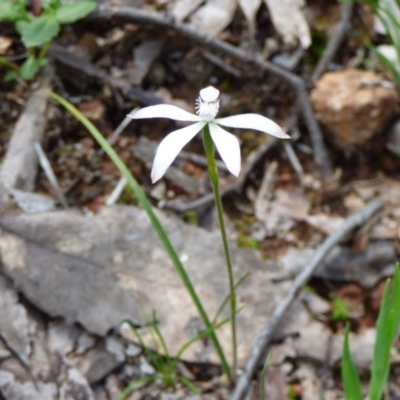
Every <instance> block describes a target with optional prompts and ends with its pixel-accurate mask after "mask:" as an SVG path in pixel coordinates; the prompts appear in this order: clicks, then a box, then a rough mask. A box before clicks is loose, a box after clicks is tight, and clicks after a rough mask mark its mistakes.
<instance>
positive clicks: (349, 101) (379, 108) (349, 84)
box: [310, 69, 398, 149]
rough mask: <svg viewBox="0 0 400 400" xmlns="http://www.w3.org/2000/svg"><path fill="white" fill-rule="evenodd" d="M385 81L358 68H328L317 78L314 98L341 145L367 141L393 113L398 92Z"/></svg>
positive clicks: (329, 128)
mask: <svg viewBox="0 0 400 400" xmlns="http://www.w3.org/2000/svg"><path fill="white" fill-rule="evenodd" d="M384 83H385V82H384V81H383V80H382V79H381V78H380V77H379V76H378V75H376V74H374V73H372V72H368V71H361V70H357V69H347V70H344V71H336V72H328V73H326V74H324V75H323V76H322V78H321V79H320V80H319V81H318V82H317V84H316V86H315V88H314V89H313V90H312V92H311V95H310V99H311V102H312V104H313V106H314V109H315V111H316V116H317V118H318V120H320V121H321V122H322V123H323V124H324V125H325V126H326V127H327V128H328V130H329V131H330V133H331V134H332V135H333V140H334V142H335V143H336V144H337V145H338V146H339V147H341V148H343V149H345V148H347V147H348V146H362V145H364V144H365V143H367V142H368V141H369V140H370V139H371V138H372V137H373V136H374V135H375V134H376V133H377V132H378V131H379V130H381V129H382V128H383V127H384V126H385V124H386V123H388V122H389V120H390V118H392V117H393V115H394V113H395V111H396V107H397V102H398V96H397V93H396V90H395V89H394V88H391V87H387V85H385V84H384Z"/></svg>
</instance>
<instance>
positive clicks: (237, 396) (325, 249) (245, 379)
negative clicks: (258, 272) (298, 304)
mask: <svg viewBox="0 0 400 400" xmlns="http://www.w3.org/2000/svg"><path fill="white" fill-rule="evenodd" d="M382 207H383V201H382V199H381V198H380V197H378V198H376V199H375V200H373V201H371V202H370V203H369V204H367V205H366V206H365V207H364V208H363V209H362V210H361V211H358V212H357V213H355V214H352V215H351V216H350V217H349V218H348V219H347V220H346V221H345V222H344V224H343V225H342V227H341V228H340V229H339V230H337V231H336V232H334V233H333V234H331V235H330V236H328V237H327V238H326V239H325V241H324V242H323V243H322V244H321V246H320V247H319V248H318V249H317V250H316V252H315V254H314V257H313V258H312V260H311V261H310V263H309V265H308V266H306V267H305V268H304V270H303V271H301V272H300V273H299V274H298V275H297V277H296V278H295V280H294V281H293V284H292V286H291V288H290V290H289V292H288V294H287V295H286V297H285V298H284V299H283V300H282V302H281V303H280V304H279V306H278V307H277V308H276V309H275V311H274V312H273V313H272V315H271V317H270V319H269V320H268V322H267V323H266V325H265V326H264V328H263V330H262V331H261V332H260V334H259V335H258V337H257V338H256V340H255V341H254V343H253V345H252V348H251V351H250V356H249V359H248V361H247V364H246V366H245V368H244V371H243V374H242V375H241V376H240V377H239V380H238V381H237V384H236V387H235V390H234V391H233V393H232V396H231V398H230V400H242V399H244V398H245V395H246V393H247V390H248V389H249V388H250V382H251V380H252V377H253V374H254V372H255V371H256V369H257V368H258V365H259V362H260V358H261V356H262V354H264V352H265V350H266V348H267V346H268V344H269V342H270V341H271V338H272V335H273V333H274V330H275V329H276V328H277V326H278V325H279V323H280V322H281V321H282V318H283V317H284V316H285V314H286V313H287V311H288V310H289V308H290V307H291V305H292V304H293V302H294V301H295V300H296V298H297V296H298V295H299V293H300V291H301V289H302V288H303V287H304V285H305V284H306V283H307V282H308V280H309V279H310V278H311V276H312V274H313V273H314V271H315V270H316V269H317V267H318V265H319V264H320V263H321V261H322V260H323V259H324V258H325V257H326V256H327V255H328V253H329V252H330V251H331V250H332V248H333V247H334V246H335V245H336V244H338V243H339V242H340V241H342V240H343V239H344V238H346V237H347V235H348V234H349V233H351V232H352V231H353V230H354V229H356V228H359V227H361V226H363V225H364V224H365V222H367V221H368V220H369V219H370V218H371V217H372V216H373V215H374V214H376V213H377V212H378V211H380V210H381V209H382Z"/></svg>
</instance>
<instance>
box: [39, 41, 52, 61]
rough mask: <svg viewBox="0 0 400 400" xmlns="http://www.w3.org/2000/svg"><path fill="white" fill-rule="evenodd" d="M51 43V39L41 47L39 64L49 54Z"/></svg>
mask: <svg viewBox="0 0 400 400" xmlns="http://www.w3.org/2000/svg"><path fill="white" fill-rule="evenodd" d="M50 44H51V41H48V42H46V43H44V44H43V46H42V48H41V49H40V53H39V56H38V62H39V64H40V63H41V62H42V60H43V59H44V58H45V57H46V56H47V53H48V52H49V48H50Z"/></svg>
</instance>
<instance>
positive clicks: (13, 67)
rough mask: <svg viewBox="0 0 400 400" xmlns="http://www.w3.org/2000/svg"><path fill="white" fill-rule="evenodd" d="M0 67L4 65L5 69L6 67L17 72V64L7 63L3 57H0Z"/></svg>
mask: <svg viewBox="0 0 400 400" xmlns="http://www.w3.org/2000/svg"><path fill="white" fill-rule="evenodd" d="M0 65H4V66H5V67H7V68H9V69H11V70H13V71H19V66H18V64H15V63H14V62H12V61H9V60H7V59H6V58H4V57H0Z"/></svg>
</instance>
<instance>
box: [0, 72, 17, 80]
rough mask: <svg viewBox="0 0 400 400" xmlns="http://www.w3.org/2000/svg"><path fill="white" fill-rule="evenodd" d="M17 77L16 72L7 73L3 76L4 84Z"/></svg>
mask: <svg viewBox="0 0 400 400" xmlns="http://www.w3.org/2000/svg"><path fill="white" fill-rule="evenodd" d="M17 76H18V72H17V71H7V72H6V73H5V74H4V76H3V81H4V82H11V81H13V80H14V79H15V78H16V77H17Z"/></svg>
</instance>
